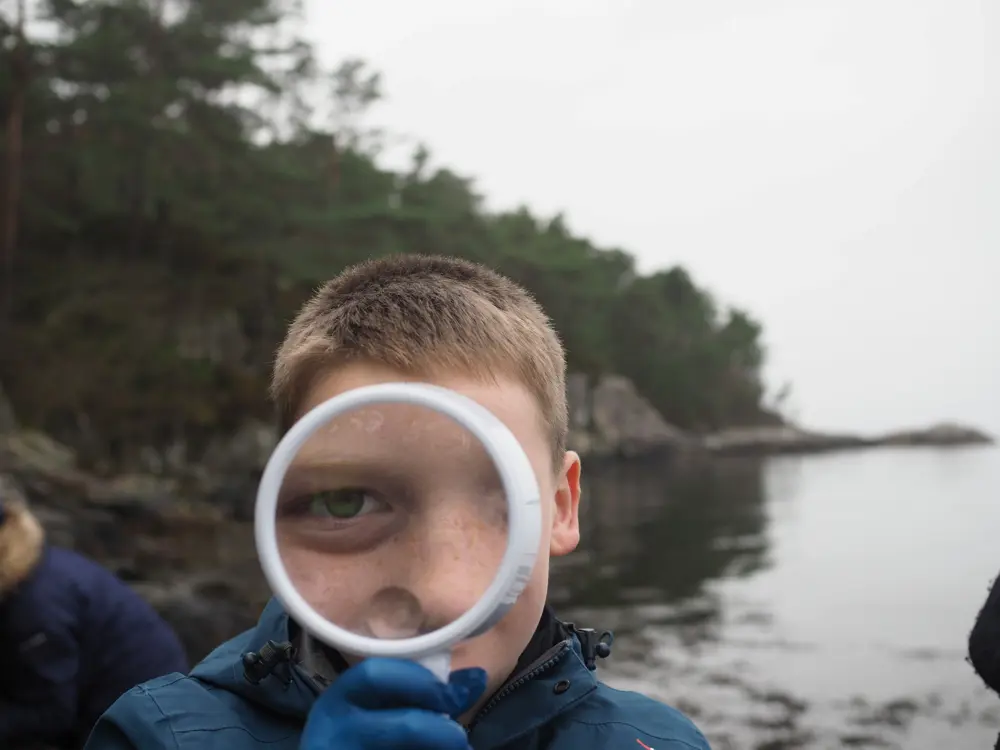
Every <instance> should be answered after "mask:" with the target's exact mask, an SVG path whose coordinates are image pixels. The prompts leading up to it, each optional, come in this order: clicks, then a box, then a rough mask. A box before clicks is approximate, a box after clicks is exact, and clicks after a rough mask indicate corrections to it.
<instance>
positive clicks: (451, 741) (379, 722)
mask: <svg viewBox="0 0 1000 750" xmlns="http://www.w3.org/2000/svg"><path fill="white" fill-rule="evenodd" d="M485 690H486V672H484V671H483V670H482V669H462V670H458V671H456V672H452V673H451V677H450V678H449V682H448V684H447V685H445V684H444V683H443V682H441V681H440V680H439V679H438V678H437V677H435V676H434V675H433V674H432V673H431V672H430V671H429V670H427V669H425V668H424V667H422V666H420V665H419V664H417V663H415V662H411V661H403V660H401V659H386V658H376V657H373V658H371V659H365V660H364V661H362V662H360V663H359V664H356V665H355V666H353V667H351V668H350V669H348V670H346V671H345V672H344V673H343V674H342V675H340V676H339V677H338V678H337V680H336V681H335V682H334V683H333V685H331V686H330V687H329V688H327V690H326V691H324V692H323V694H322V695H320V696H319V698H317V699H316V703H315V704H314V705H313V707H312V710H311V711H310V712H309V718H308V720H307V721H306V727H305V730H304V731H303V733H302V741H301V742H300V744H299V748H300V750H468V748H469V741H468V739H467V737H466V733H465V729H464V728H463V727H462V726H460V725H459V724H458V723H457V722H455V721H454V720H453V718H450V717H457V716H460V715H461V714H463V713H465V712H466V711H468V710H469V709H470V708H471V707H472V706H473V705H474V704H475V702H476V701H477V700H478V699H479V697H480V696H481V695H482V694H483V692H484V691H485Z"/></svg>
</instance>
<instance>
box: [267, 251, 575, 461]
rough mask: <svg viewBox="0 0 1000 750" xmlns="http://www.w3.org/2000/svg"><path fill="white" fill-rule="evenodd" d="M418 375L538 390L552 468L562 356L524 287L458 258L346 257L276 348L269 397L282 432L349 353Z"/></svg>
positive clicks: (563, 421) (562, 434)
mask: <svg viewBox="0 0 1000 750" xmlns="http://www.w3.org/2000/svg"><path fill="white" fill-rule="evenodd" d="M357 360H365V361H372V362H377V363H379V364H382V365H386V366H388V367H392V368H393V369H396V370H399V371H401V372H404V373H407V374H418V375H422V376H428V375H432V374H434V373H440V372H448V371H454V372H460V373H465V374H469V375H472V376H477V377H482V378H492V377H494V376H495V375H497V374H502V375H507V376H508V377H513V378H515V379H517V380H518V381H519V382H520V383H521V384H523V385H524V386H525V387H527V388H528V390H529V391H530V392H531V393H532V394H533V395H534V397H535V398H536V399H537V402H538V406H539V409H540V413H541V416H542V419H543V420H544V426H545V428H546V429H548V430H549V431H550V436H551V442H552V450H553V456H554V458H555V459H556V467H559V466H561V463H562V453H563V451H565V449H566V437H567V405H566V357H565V352H564V351H563V346H562V343H561V342H560V340H559V337H558V336H557V335H556V332H555V331H554V330H553V328H552V325H551V322H550V321H549V318H548V316H546V314H545V313H544V312H543V310H542V308H541V307H540V306H539V305H538V303H537V302H536V301H535V300H534V299H533V298H532V297H531V295H530V294H529V293H528V292H527V291H526V290H525V289H523V288H522V287H520V286H519V285H517V284H515V283H514V282H513V281H511V280H510V279H508V278H506V277H504V276H501V275H500V274H498V273H496V272H495V271H492V270H491V269H489V268H486V267H484V266H480V265H477V264H475V263H471V262H469V261H466V260H461V259H458V258H450V257H441V256H428V255H398V256H390V257H384V258H378V259H375V260H369V261H365V262H363V263H359V264H358V265H355V266H351V267H349V268H347V269H346V270H344V271H343V272H342V273H341V274H339V275H338V276H336V277H335V278H333V279H331V280H330V281H328V282H326V283H325V284H324V285H323V286H322V287H320V289H319V290H318V291H317V292H316V294H315V295H314V296H313V297H312V299H310V300H309V301H308V302H306V304H305V305H303V307H302V309H301V310H300V311H299V314H298V315H297V316H296V318H295V320H294V321H293V322H292V324H291V325H290V326H289V328H288V332H287V334H286V335H285V340H284V342H283V343H282V344H281V347H280V348H279V349H278V354H277V357H276V359H275V363H274V373H273V377H272V380H271V396H272V398H273V399H274V402H275V404H276V405H277V408H278V417H279V422H280V428H281V430H282V432H284V431H285V430H287V429H288V428H289V427H290V426H291V425H292V424H293V423H294V422H295V420H296V419H298V418H299V417H300V416H302V415H301V414H300V413H299V412H300V409H301V403H302V399H303V398H304V396H305V394H306V392H307V391H308V389H309V388H310V386H311V385H312V384H313V382H314V381H315V379H316V378H317V376H319V375H321V374H323V373H324V372H328V371H329V370H330V369H331V368H336V367H337V366H338V365H343V364H345V363H347V362H350V361H357Z"/></svg>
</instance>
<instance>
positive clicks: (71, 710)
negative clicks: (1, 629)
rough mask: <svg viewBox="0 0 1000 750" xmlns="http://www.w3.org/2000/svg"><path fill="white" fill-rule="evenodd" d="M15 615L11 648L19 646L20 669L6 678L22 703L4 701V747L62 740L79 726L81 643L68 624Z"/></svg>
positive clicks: (0, 713) (0, 703)
mask: <svg viewBox="0 0 1000 750" xmlns="http://www.w3.org/2000/svg"><path fill="white" fill-rule="evenodd" d="M11 614H14V615H15V617H13V618H11V619H10V620H9V621H8V633H7V635H8V636H10V640H9V641H8V643H9V646H8V647H9V648H16V649H17V651H18V653H17V659H16V664H17V665H18V667H19V669H18V670H17V673H16V674H12V675H9V676H6V678H7V679H8V680H11V681H12V682H13V684H14V687H15V689H16V693H15V694H16V695H17V701H16V702H15V701H12V700H9V699H8V700H0V747H17V745H18V744H19V743H24V742H28V741H30V742H35V743H37V742H45V741H58V740H60V739H63V738H65V737H66V736H69V735H70V734H71V733H72V732H73V731H74V730H75V728H76V720H77V690H76V688H77V685H76V682H77V673H78V671H79V663H80V658H79V657H80V651H79V645H78V644H77V642H76V638H75V636H74V634H73V632H72V630H71V628H70V627H68V623H66V622H63V621H59V620H55V621H48V622H43V623H37V621H36V620H35V619H34V618H33V617H31V616H30V615H29V616H27V617H24V616H18V614H19V613H17V612H16V611H15V612H13V613H11ZM36 623H37V624H39V625H41V627H39V628H38V629H36V628H35V627H34V626H35V624H36Z"/></svg>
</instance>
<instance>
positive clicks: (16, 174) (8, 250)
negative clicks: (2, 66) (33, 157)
mask: <svg viewBox="0 0 1000 750" xmlns="http://www.w3.org/2000/svg"><path fill="white" fill-rule="evenodd" d="M24 4H25V0H19V2H18V4H17V19H16V21H15V25H14V33H15V36H16V39H15V41H14V48H13V49H12V50H11V57H10V65H11V80H12V91H11V97H10V111H9V112H8V113H7V126H6V144H5V145H6V151H7V159H6V163H5V164H4V177H5V180H4V193H3V235H2V246H0V249H2V253H3V256H2V257H3V286H2V290H3V291H2V292H0V295H2V300H0V303H2V311H0V314H2V315H3V318H4V320H5V321H6V320H9V319H10V315H11V312H12V309H13V298H14V253H15V249H16V247H17V219H18V213H19V208H20V201H21V159H22V142H23V131H24V103H25V99H26V95H27V88H28V49H27V46H28V45H27V42H26V40H25V37H24V26H25V18H24V17H25V7H24Z"/></svg>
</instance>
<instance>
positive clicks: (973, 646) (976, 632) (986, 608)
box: [969, 575, 1000, 750]
mask: <svg viewBox="0 0 1000 750" xmlns="http://www.w3.org/2000/svg"><path fill="white" fill-rule="evenodd" d="M969 661H970V662H971V663H972V668H973V669H975V670H976V674H978V675H979V676H980V677H981V678H982V680H983V682H985V683H986V685H987V686H988V687H989V688H990V689H991V690H993V692H995V693H997V694H1000V575H998V576H997V578H996V579H995V580H994V581H993V586H992V587H991V588H990V593H989V595H987V597H986V603H985V604H983V608H982V609H981V610H979V616H978V617H976V624H975V625H973V627H972V632H971V633H970V634H969ZM995 747H996V750H1000V737H997V743H996V746H995Z"/></svg>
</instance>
